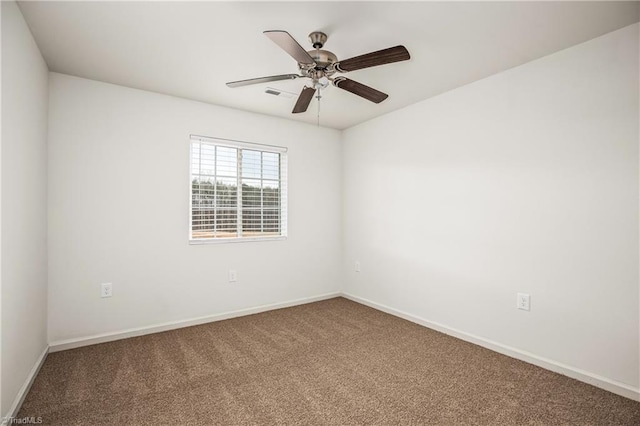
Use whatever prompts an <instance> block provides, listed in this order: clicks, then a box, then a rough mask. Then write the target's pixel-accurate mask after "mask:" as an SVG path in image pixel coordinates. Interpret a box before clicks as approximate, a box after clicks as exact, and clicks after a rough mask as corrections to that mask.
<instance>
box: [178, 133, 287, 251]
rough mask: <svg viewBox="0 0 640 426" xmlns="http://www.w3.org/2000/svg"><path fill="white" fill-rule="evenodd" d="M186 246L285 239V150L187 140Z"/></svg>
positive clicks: (199, 139) (202, 139)
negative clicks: (188, 242) (188, 196)
mask: <svg viewBox="0 0 640 426" xmlns="http://www.w3.org/2000/svg"><path fill="white" fill-rule="evenodd" d="M190 174H191V214H190V222H191V223H190V227H189V232H190V235H189V237H190V240H191V241H192V242H206V241H216V240H217V241H220V240H234V239H235V240H240V239H242V240H247V239H269V238H279V237H284V236H286V235H287V155H286V148H281V147H275V146H267V145H257V144H248V143H243V142H233V141H228V140H223V139H213V138H204V137H200V136H192V137H191V173H190Z"/></svg>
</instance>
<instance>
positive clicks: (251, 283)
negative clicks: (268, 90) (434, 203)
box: [48, 73, 341, 342]
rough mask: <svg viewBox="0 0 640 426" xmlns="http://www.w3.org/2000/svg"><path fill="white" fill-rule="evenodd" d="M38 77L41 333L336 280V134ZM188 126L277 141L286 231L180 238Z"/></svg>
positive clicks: (288, 294) (62, 334) (310, 289)
mask: <svg viewBox="0 0 640 426" xmlns="http://www.w3.org/2000/svg"><path fill="white" fill-rule="evenodd" d="M49 84H50V104H49V105H50V115H49V175H48V177H49V341H50V342H56V341H61V340H65V339H71V338H78V337H87V336H92V335H95V334H99V333H106V332H114V331H120V330H126V329H129V328H136V327H145V326H152V325H156V324H160V323H164V322H169V321H179V320H185V319H190V318H195V317H200V316H206V315H212V314H217V313H224V312H228V311H233V310H237V309H243V308H250V307H255V306H259V305H265V304H271V303H276V302H284V301H288V300H294V299H300V298H306V297H312V296H317V295H321V294H326V293H330V292H336V291H339V290H340V289H341V244H340V234H341V211H340V202H341V199H340V190H339V188H340V182H341V158H340V155H341V149H340V143H339V142H340V133H339V132H338V131H336V130H331V129H325V128H317V127H314V126H311V125H308V124H302V123H296V122H291V121H287V120H283V119H278V118H273V117H268V116H263V115H258V114H252V113H246V112H241V111H237V110H232V109H228V108H222V107H216V106H212V105H208V104H204V103H198V102H193V101H188V100H183V99H179V98H174V97H169V96H165V95H160V94H155V93H150V92H144V91H140V90H134V89H128V88H124V87H120V86H115V85H110V84H104V83H99V82H95V81H91V80H85V79H80V78H76V77H70V76H66V75H62V74H55V73H51V74H50V81H49ZM192 133H193V134H199V135H205V136H213V137H221V138H229V139H235V140H243V141H248V142H257V143H264V144H272V145H280V146H286V147H288V148H289V153H288V156H289V222H288V223H289V226H288V233H289V237H288V239H287V240H285V241H264V242H242V243H226V244H213V245H189V244H188V223H189V222H188V218H189V215H188V214H189V182H190V178H189V135H190V134H192ZM318 199H320V200H322V201H321V202H320V201H318ZM229 269H236V270H237V272H238V283H237V284H229V283H228V282H227V277H228V275H227V273H228V270H229ZM103 282H112V283H113V294H114V296H113V297H112V298H110V299H101V298H100V297H99V284H100V283H103Z"/></svg>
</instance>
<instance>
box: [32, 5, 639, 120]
mask: <svg viewBox="0 0 640 426" xmlns="http://www.w3.org/2000/svg"><path fill="white" fill-rule="evenodd" d="M20 8H21V10H22V12H23V14H24V16H25V19H26V21H27V23H28V25H29V27H30V28H31V31H32V33H33V35H34V37H35V39H36V42H37V43H38V46H39V47H40V50H41V51H42V54H43V56H44V58H45V60H46V61H47V64H48V65H49V68H50V70H51V71H56V72H60V73H65V74H71V75H75V76H80V77H85V78H89V79H94V80H99V81H104V82H109V83H115V84H119V85H122V86H128V87H133V88H138V89H144V90H150V91H153V92H159V93H165V94H169V95H174V96H180V97H183V98H188V99H193V100H198V101H203V102H208V103H212V104H217V105H224V106H228V107H233V108H238V109H243V110H247V111H254V112H259V113H264V114H269V115H274V116H280V117H285V118H289V119H293V120H300V121H305V122H309V123H316V119H317V103H316V102H317V101H316V100H315V99H314V100H313V101H312V103H311V105H310V107H309V109H308V111H307V112H306V113H304V114H297V115H292V114H291V109H292V108H293V105H294V103H295V100H296V99H295V97H294V98H289V99H287V98H282V97H276V96H273V95H268V94H265V93H264V90H265V89H266V88H267V87H275V88H278V89H282V90H286V91H289V92H295V93H298V92H300V90H301V89H302V87H303V85H304V83H305V81H308V80H306V79H299V80H292V81H285V82H276V83H268V84H264V85H255V86H248V87H242V88H236V89H230V88H228V87H226V85H225V82H227V81H232V80H241V79H247V78H254V77H262V76H268V75H274V74H287V73H295V72H297V65H296V63H295V61H294V60H293V59H292V58H291V57H289V56H288V55H287V54H286V53H285V52H284V51H281V50H280V49H279V48H278V47H277V46H276V45H275V44H274V43H273V42H272V41H271V40H269V39H268V38H267V37H265V36H264V35H263V34H262V32H263V31H264V30H274V29H277V30H287V31H289V33H291V34H292V35H293V36H294V37H295V38H296V39H297V40H298V42H299V43H300V44H301V45H303V46H304V47H305V48H308V49H311V45H310V43H309V42H308V40H307V35H308V34H309V33H310V32H311V31H315V30H321V31H324V32H325V33H327V34H328V35H329V40H328V42H327V43H326V44H325V49H327V50H330V51H332V52H334V53H335V54H336V55H337V56H338V58H340V59H346V58H349V57H352V56H357V55H360V54H363V53H367V52H370V51H374V50H379V49H383V48H387V47H391V46H395V45H398V44H403V45H405V46H406V47H407V49H408V50H409V52H410V53H411V60H410V61H406V62H400V63H396V64H390V65H383V66H380V67H376V68H370V69H366V70H359V71H354V72H352V73H349V74H347V77H349V78H351V79H353V80H356V81H359V82H361V83H364V84H366V85H369V86H372V87H374V88H376V89H378V90H381V91H383V92H385V93H388V94H389V98H388V99H387V100H386V101H384V102H382V103H381V104H378V105H376V104H373V103H371V102H369V101H366V100H364V99H362V98H359V97H357V96H355V95H352V94H350V93H348V92H345V91H343V90H340V89H338V88H335V87H329V88H328V89H327V90H325V91H324V92H323V98H322V102H321V105H322V106H321V113H320V114H321V115H320V123H321V125H322V126H327V127H333V128H337V129H344V128H348V127H350V126H353V125H355V124H358V123H361V122H363V121H366V120H369V119H371V118H373V117H376V116H379V115H382V114H384V113H387V112H389V111H393V110H396V109H398V108H402V107H404V106H406V105H409V104H411V103H414V102H416V101H420V100H423V99H426V98H429V97H431V96H435V95H437V94H440V93H443V92H446V91H448V90H451V89H454V88H456V87H459V86H462V85H464V84H467V83H470V82H472V81H475V80H478V79H481V78H484V77H487V76H489V75H491V74H494V73H497V72H500V71H502V70H505V69H508V68H512V67H514V66H517V65H520V64H523V63H525V62H528V61H531V60H533V59H536V58H539V57H542V56H545V55H548V54H550V53H552V52H555V51H558V50H561V49H564V48H567V47H569V46H572V45H575V44H578V43H581V42H583V41H586V40H589V39H592V38H594V37H597V36H599V35H602V34H605V33H607V32H610V31H613V30H616V29H618V28H622V27H624V26H627V25H630V24H632V23H634V22H637V21H638V20H639V13H640V12H639V7H638V2H495V3H493V2H492V3H482V2H419V3H418V2H409V3H393V2H339V3H329V2H320V3H311V2H306V3H303V2H298V3H284V2H259V3H248V2H233V3H218V2H195V3H191V2H189V3H187V2H22V3H20Z"/></svg>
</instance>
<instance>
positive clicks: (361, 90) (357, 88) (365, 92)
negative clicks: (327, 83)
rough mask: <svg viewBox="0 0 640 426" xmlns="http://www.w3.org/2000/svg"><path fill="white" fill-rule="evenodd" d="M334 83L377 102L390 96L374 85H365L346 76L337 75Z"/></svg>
mask: <svg viewBox="0 0 640 426" xmlns="http://www.w3.org/2000/svg"><path fill="white" fill-rule="evenodd" d="M333 85H334V86H336V87H338V88H340V89H342V90H346V91H347V92H351V93H353V94H354V95H358V96H361V97H363V98H365V99H366V100H368V101H371V102H375V103H377V104H379V103H380V102H382V101H384V100H385V99H387V98H388V97H389V95H387V94H386V93H382V92H380V91H378V90H376V89H374V88H372V87H369V86H365V85H364V84H362V83H358V82H357V81H353V80H349V79H348V78H345V77H337V78H336V79H335V80H333Z"/></svg>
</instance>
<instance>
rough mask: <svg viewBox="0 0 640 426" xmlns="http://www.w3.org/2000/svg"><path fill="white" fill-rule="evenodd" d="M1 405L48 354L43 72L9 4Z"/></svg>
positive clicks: (5, 5)
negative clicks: (46, 353) (43, 354)
mask: <svg viewBox="0 0 640 426" xmlns="http://www.w3.org/2000/svg"><path fill="white" fill-rule="evenodd" d="M1 7H2V166H1V174H2V178H1V182H2V190H1V191H2V208H1V210H2V231H1V240H2V245H1V253H2V258H1V264H2V267H1V271H2V272H1V280H2V322H1V325H2V366H1V368H2V401H1V409H0V414H1V415H7V414H9V410H10V409H11V408H12V406H13V404H14V402H15V399H16V397H17V396H18V392H19V391H20V389H21V388H22V387H23V385H24V384H25V381H27V379H28V376H29V374H30V372H31V370H32V368H33V367H34V365H35V364H36V362H37V360H38V359H39V357H40V355H41V354H42V353H43V351H44V350H45V348H46V347H47V334H46V333H47V326H46V320H47V300H46V297H47V253H46V248H47V214H46V209H47V183H46V182H47V181H46V180H47V145H46V136H47V97H48V88H47V81H48V70H47V66H46V64H45V62H44V60H43V59H42V56H41V55H40V51H39V50H38V48H37V46H36V44H35V42H34V41H33V38H32V37H31V33H30V32H29V28H28V27H27V25H26V23H25V22H24V19H23V17H22V14H21V13H20V11H19V10H18V7H17V6H16V4H15V3H14V2H5V1H3V2H2V6H1Z"/></svg>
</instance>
